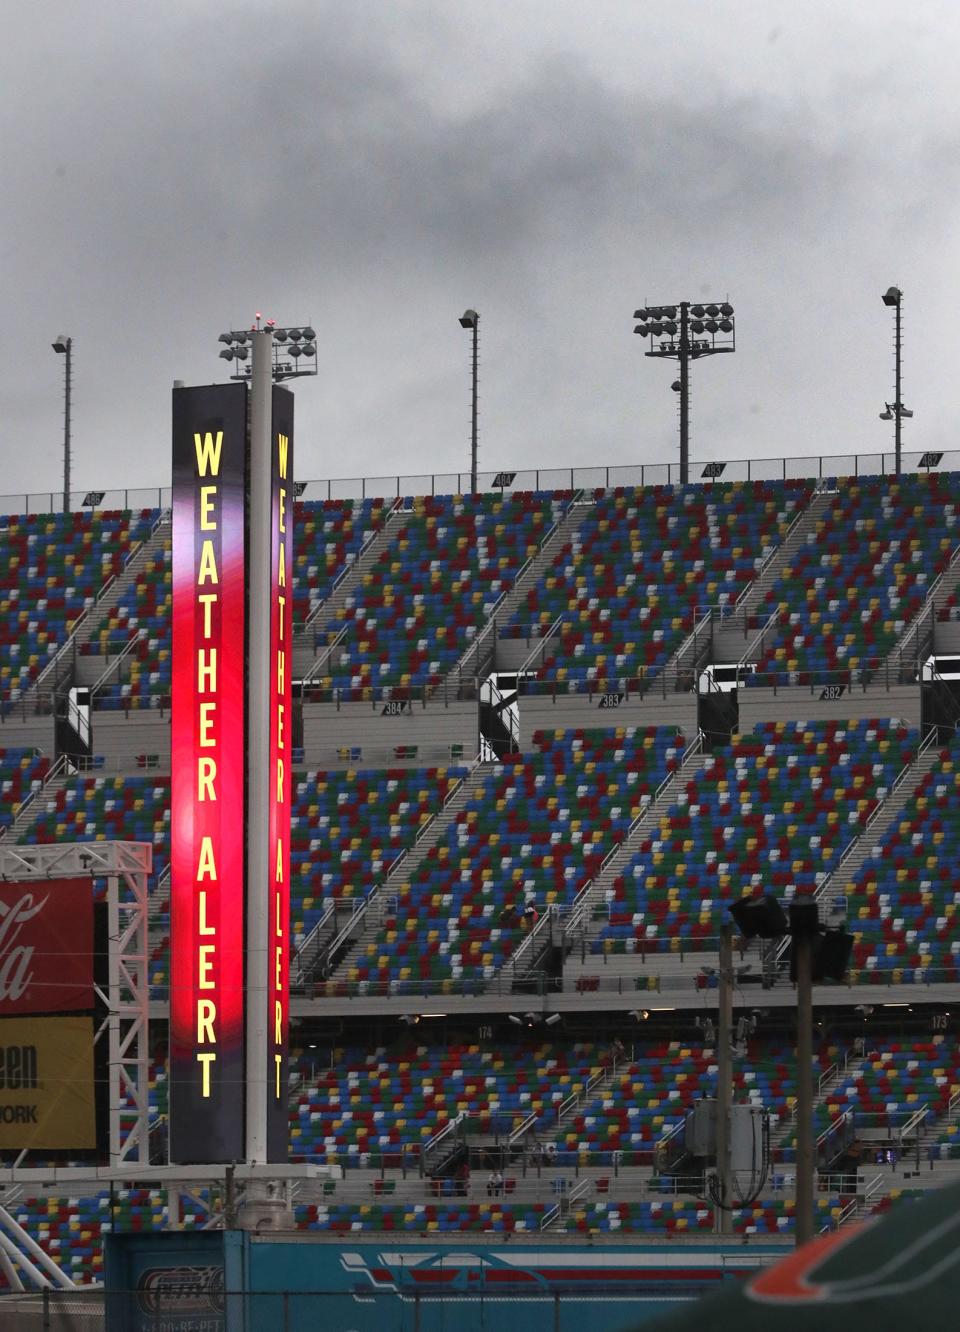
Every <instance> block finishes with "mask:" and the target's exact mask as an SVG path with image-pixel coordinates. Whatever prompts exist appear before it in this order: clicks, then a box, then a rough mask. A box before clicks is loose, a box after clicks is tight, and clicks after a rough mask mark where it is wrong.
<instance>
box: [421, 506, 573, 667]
mask: <svg viewBox="0 0 960 1332" xmlns="http://www.w3.org/2000/svg"><path fill="white" fill-rule="evenodd" d="M582 494H583V492H582V491H578V492H577V494H576V495H574V496H573V497H572V498H571V500H570V502H569V504H568V505H567V506H566V508H565V509H564V510H563V512H562V513H561V514H560V517H559V518H558V519H557V520H556V521H555V522H554V523H552V524H551V526H550V528H549V530H548V531H546V532H545V533H544V534H543V536H542V537H541V539H540V541H539V542H538V543H537V549H536V551H535V552H534V553H533V554H532V555H530V556H528V557H527V559H525V560H524V562H523V564H521V566H520V568H519V569H518V570H517V572H516V573H515V574H514V576H513V582H512V583H511V585H510V586H509V587H508V588H505V589H504V591H503V593H502V595H501V596H500V597H498V599H497V601H496V602H495V604H494V606H493V607H492V609H491V611H490V614H489V616H488V618H487V623H486V624H485V625H484V626H483V628H482V629H481V631H480V633H479V634H478V635H477V637H476V638H475V639H474V640H473V642H472V643H471V644H470V646H469V647H468V648H467V650H466V651H465V652H464V653H462V654H461V656H460V657H459V659H458V660H457V661H456V662H455V663H454V664H453V666H451V668H450V670H449V671H448V672H447V675H446V677H445V678H446V679H451V678H455V679H457V680H459V681H462V679H463V675H464V671H465V670H466V667H467V662H468V660H469V658H470V654H471V653H474V654H475V655H476V659H477V663H479V660H480V655H479V654H480V646H481V644H482V643H484V642H485V640H486V639H487V638H489V637H490V636H491V635H492V636H493V637H494V638H495V637H496V632H497V617H498V614H499V612H500V611H501V608H502V607H503V604H504V602H505V601H506V600H507V598H508V597H509V596H512V594H513V593H514V592H515V591H516V589H517V585H518V584H519V582H520V580H521V579H522V578H523V577H525V575H526V573H527V570H528V569H530V568H531V567H532V565H533V563H534V561H535V560H537V559H539V558H540V556H541V554H542V553H543V551H544V548H545V547H546V546H547V545H548V543H549V542H551V541H552V540H553V538H554V535H555V534H556V532H557V531H558V530H559V528H560V527H561V525H562V524H563V523H564V522H565V521H566V518H567V515H568V514H569V513H570V512H571V511H572V509H573V506H574V504H576V503H577V501H578V500H579V498H580V496H581V495H582ZM479 673H480V672H479V668H476V669H474V671H473V676H472V677H471V678H473V677H476V676H478V675H479ZM433 688H434V689H435V690H436V689H439V688H440V685H439V684H437V685H435V686H433Z"/></svg>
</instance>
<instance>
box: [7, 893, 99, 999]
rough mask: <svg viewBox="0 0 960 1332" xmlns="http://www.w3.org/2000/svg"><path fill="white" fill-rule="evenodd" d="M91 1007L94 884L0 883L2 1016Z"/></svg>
mask: <svg viewBox="0 0 960 1332" xmlns="http://www.w3.org/2000/svg"><path fill="white" fill-rule="evenodd" d="M92 1007H93V892H92V889H91V886H90V881H89V880H88V879H45V880H42V881H40V880H31V881H29V882H20V883H0V1017H9V1016H10V1015H11V1014H13V1013H67V1012H76V1011H77V1010H80V1009H90V1008H92Z"/></svg>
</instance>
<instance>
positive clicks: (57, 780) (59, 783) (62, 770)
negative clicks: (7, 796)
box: [0, 758, 73, 846]
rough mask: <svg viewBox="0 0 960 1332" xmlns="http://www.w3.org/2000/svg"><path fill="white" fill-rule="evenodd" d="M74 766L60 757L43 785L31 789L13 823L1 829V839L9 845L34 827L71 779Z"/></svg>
mask: <svg viewBox="0 0 960 1332" xmlns="http://www.w3.org/2000/svg"><path fill="white" fill-rule="evenodd" d="M72 772H73V770H72V768H70V767H69V766H68V764H67V762H66V759H64V758H60V759H58V760H57V762H56V763H54V764H53V766H52V767H51V768H50V771H49V772H48V773H47V775H46V777H45V778H44V780H43V785H42V786H40V787H38V788H37V790H35V791H31V793H30V794H29V795H28V796H27V798H26V800H24V801H23V802H22V804H21V805H20V806H19V808H18V809H17V813H16V816H15V817H14V820H13V822H12V823H10V824H8V825H7V826H6V828H3V829H0V840H2V841H3V842H5V843H6V844H7V845H8V846H10V845H12V844H13V843H15V842H19V841H20V840H21V839H22V838H23V837H24V835H25V834H26V833H27V832H28V831H29V829H30V828H32V827H33V825H34V823H35V822H36V820H37V818H38V817H39V815H40V814H42V813H43V811H44V810H45V809H46V808H47V804H48V802H49V801H50V800H51V799H55V798H56V796H57V794H58V793H59V792H60V791H62V790H63V788H64V787H65V786H66V785H67V783H68V782H69V781H70V778H71V776H72Z"/></svg>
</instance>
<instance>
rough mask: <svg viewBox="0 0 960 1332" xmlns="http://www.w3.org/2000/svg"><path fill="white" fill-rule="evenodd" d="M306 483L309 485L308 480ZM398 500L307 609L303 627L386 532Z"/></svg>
mask: <svg viewBox="0 0 960 1332" xmlns="http://www.w3.org/2000/svg"><path fill="white" fill-rule="evenodd" d="M307 484H308V485H309V482H308V483H307ZM400 502H401V501H400V497H399V496H398V497H397V498H396V499H395V500H394V501H393V503H392V504H391V505H390V508H389V509H388V510H387V513H386V516H385V517H384V520H383V522H382V523H381V524H380V526H379V527H375V528H374V530H373V531H372V532H371V533H370V535H369V536H368V537H367V539H366V541H365V542H364V543H363V545H362V546H361V547H360V549H359V550H358V551H357V553H356V556H355V557H354V558H353V559H352V560H351V561H350V563H349V564H347V565H346V566H345V567H344V568H343V569H341V570H340V572H339V573H338V574H337V576H336V578H335V579H334V580H333V582H332V583H331V584H330V591H329V592H328V593H327V595H326V596H325V597H324V599H323V601H318V602H317V604H316V605H315V606H311V608H310V610H309V612H308V614H307V618H306V620H305V621H304V625H303V627H304V628H305V629H309V627H310V626H311V624H313V622H314V620H315V619H316V618H317V616H318V615H319V614H320V612H321V611H322V610H323V608H324V606H326V604H327V602H328V601H329V600H330V598H331V597H332V596H333V594H334V593H335V592H336V590H337V588H338V587H339V586H340V584H341V583H342V582H343V581H344V580H345V579H347V578H349V577H350V575H351V574H352V573H353V571H354V569H356V567H357V565H358V564H359V563H360V561H361V560H362V559H363V557H364V555H366V554H367V553H368V551H369V550H370V547H371V546H373V545H374V544H375V543H376V542H377V541H379V539H380V537H381V536H382V535H383V533H384V532H386V530H387V527H388V526H389V524H390V523H391V522H392V520H393V517H394V515H395V514H397V513H400V512H401V508H400Z"/></svg>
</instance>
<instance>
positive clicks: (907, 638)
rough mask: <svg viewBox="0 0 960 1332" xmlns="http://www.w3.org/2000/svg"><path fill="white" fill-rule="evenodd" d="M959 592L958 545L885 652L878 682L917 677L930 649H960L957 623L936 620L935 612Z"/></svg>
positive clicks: (959, 634)
mask: <svg viewBox="0 0 960 1332" xmlns="http://www.w3.org/2000/svg"><path fill="white" fill-rule="evenodd" d="M958 591H960V545H958V546H957V547H956V549H955V550H954V551H953V553H952V554H951V556H950V562H949V564H948V565H947V567H946V568H945V569H944V571H943V573H941V574H940V575H939V576H938V577H937V578H935V579H934V581H933V583H932V584H931V585H930V588H929V590H928V592H927V595H926V599H925V600H924V603H923V607H922V608H921V610H920V612H919V614H918V615H916V616H915V617H914V618H913V620H911V622H910V623H909V624H908V625H906V626H905V628H904V631H903V633H902V634H901V635H900V637H899V639H898V640H897V641H896V643H894V645H893V647H892V648H891V649H890V651H889V652H888V653H887V656H886V658H885V659H884V661H883V662H882V664H881V665H880V668H879V670H878V671H877V674H876V678H877V680H878V681H882V680H886V679H889V680H890V681H891V682H892V681H896V680H898V679H901V678H902V679H903V680H904V682H905V683H907V682H912V681H913V680H915V679H918V678H919V676H920V668H921V666H922V665H923V663H924V662H925V661H926V659H927V657H929V656H930V655H931V654H932V653H933V652H935V651H940V652H950V653H955V652H957V651H958V650H960V624H957V623H955V622H953V621H946V622H945V623H943V624H940V623H938V621H937V615H938V613H939V612H940V611H941V610H943V608H944V607H945V606H946V604H947V602H948V601H949V599H950V598H951V597H952V596H953V595H954V593H956V592H958Z"/></svg>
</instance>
